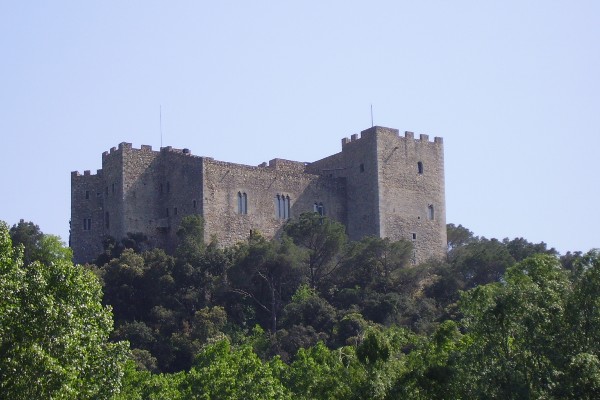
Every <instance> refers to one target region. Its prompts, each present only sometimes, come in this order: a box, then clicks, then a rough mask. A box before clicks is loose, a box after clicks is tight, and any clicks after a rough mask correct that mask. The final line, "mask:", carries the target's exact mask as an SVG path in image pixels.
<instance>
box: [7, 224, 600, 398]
mask: <svg viewBox="0 0 600 400" xmlns="http://www.w3.org/2000/svg"><path fill="white" fill-rule="evenodd" d="M29 224H30V223H29ZM20 225H21V227H20V228H21V229H18V228H19V226H15V227H13V230H14V231H15V233H17V232H19V234H20V235H21V236H20V239H19V241H18V243H21V244H22V245H23V247H18V249H17V250H14V249H12V247H11V246H10V242H9V240H8V239H4V240H3V242H2V243H3V247H2V249H1V251H2V257H1V258H0V264H1V265H2V266H3V275H2V277H3V278H2V279H3V281H2V285H3V286H2V293H3V294H4V293H6V296H3V297H4V298H3V299H2V301H3V302H2V303H1V305H2V306H1V307H2V308H1V309H0V311H2V313H1V314H2V315H1V316H0V318H3V319H2V324H1V325H0V329H2V332H0V333H1V334H2V338H4V337H9V338H11V337H12V338H13V339H11V340H12V341H13V342H17V341H18V340H19V339H18V338H17V337H16V336H15V335H13V336H10V335H8V336H5V332H8V331H11V330H15V329H20V328H19V325H18V323H17V322H15V321H16V320H15V318H14V316H15V315H19V316H20V317H19V318H23V320H22V321H27V322H28V323H33V324H34V325H35V324H38V323H39V320H37V319H36V318H37V316H36V315H33V314H27V313H26V312H25V311H24V310H17V309H16V308H14V307H15V306H14V304H16V303H18V302H16V303H15V300H14V298H15V297H14V296H17V295H18V293H19V292H18V290H17V288H19V287H20V285H22V283H18V281H17V280H15V279H13V278H11V279H12V280H11V279H8V280H6V279H5V278H4V277H5V276H9V275H7V272H8V271H13V274H14V273H16V274H17V275H19V274H22V276H23V277H25V276H28V275H31V276H32V277H35V276H36V275H35V274H34V273H33V272H31V271H30V270H31V268H29V269H28V267H27V266H26V265H23V263H22V261H21V259H22V257H21V256H20V255H19V254H21V253H22V250H19V249H23V248H24V249H25V250H27V248H28V247H32V246H33V247H36V246H37V248H39V247H40V246H41V247H43V246H42V245H40V243H43V240H39V239H37V240H30V239H33V238H35V237H37V236H35V235H36V234H37V232H36V230H35V229H31V225H33V224H31V225H28V224H25V223H21V224H20ZM25 228H27V229H25ZM13 230H11V234H12V232H13ZM38 230H39V229H38ZM284 231H285V232H284V235H283V237H282V238H281V239H280V240H273V241H271V240H266V239H265V238H263V237H261V236H260V234H258V233H255V234H254V235H252V237H250V238H249V239H248V241H247V242H245V243H240V244H238V245H237V246H235V247H233V248H221V247H220V246H219V245H218V243H214V242H212V243H208V244H204V243H203V242H202V240H201V239H202V237H203V227H202V220H201V218H199V217H189V218H186V219H185V220H184V221H183V224H182V226H181V229H180V231H179V232H178V236H179V239H180V246H179V248H178V249H177V251H176V252H175V254H174V255H172V256H171V255H167V254H165V253H164V252H163V251H162V250H158V249H147V248H146V246H145V238H144V237H143V236H142V235H138V234H135V233H132V234H130V235H128V237H127V238H124V239H123V240H121V241H119V242H118V241H116V240H114V239H111V238H107V240H106V242H105V243H106V251H105V252H104V254H102V255H100V256H99V257H98V259H97V261H96V265H95V266H90V268H91V269H92V270H93V271H95V273H96V274H97V275H98V276H99V277H100V278H101V280H102V282H103V284H104V291H103V293H104V302H105V303H106V304H110V305H111V306H112V307H113V314H114V318H115V330H114V331H113V332H112V339H113V340H114V341H117V343H120V342H118V341H123V340H127V341H129V343H130V345H131V353H130V358H129V361H127V363H126V364H123V362H122V356H123V354H124V353H123V352H122V347H120V346H122V345H119V344H115V345H111V344H108V343H106V342H105V340H104V339H105V338H106V335H107V334H108V332H110V321H107V320H106V309H104V308H102V307H98V306H94V307H95V308H93V312H87V313H86V312H85V311H82V315H81V318H79V317H78V319H76V321H77V322H78V323H79V322H81V321H83V320H86V321H90V320H93V323H92V326H100V327H101V329H100V330H101V332H102V334H100V335H99V337H100V338H101V339H102V338H103V339H102V340H101V341H100V343H101V344H102V345H101V346H100V347H99V348H96V347H95V345H94V344H93V343H92V345H91V346H90V347H89V348H88V347H86V346H83V347H82V348H81V349H80V352H79V353H78V356H79V355H80V354H88V353H89V354H102V357H100V358H102V361H103V362H105V363H106V364H105V366H104V368H106V371H108V373H107V374H106V375H105V376H103V377H102V378H99V377H97V376H95V375H94V374H93V372H91V373H89V376H90V377H94V378H93V379H91V378H90V379H91V380H92V381H94V379H98V380H97V381H96V382H98V389H97V390H98V393H101V394H102V395H104V396H105V397H109V396H111V395H112V396H115V398H118V399H163V398H169V399H253V398H255V399H366V398H369V399H398V398H407V399H431V398H452V399H461V398H462V399H473V398H506V399H539V398H548V399H551V398H556V399H558V398H572V399H575V398H577V399H580V398H583V399H592V398H598V397H600V359H599V357H600V344H599V343H600V296H599V294H600V253H598V252H597V251H590V252H589V253H586V254H582V253H579V252H576V253H567V254H566V255H564V256H560V255H559V254H558V253H557V252H556V251H555V250H554V249H548V248H547V246H546V244H545V243H537V244H535V243H530V242H528V241H526V240H524V239H522V238H517V239H512V240H509V239H504V240H502V241H499V240H496V239H486V238H479V237H476V236H474V235H473V234H472V233H471V232H470V231H469V230H468V229H466V228H464V227H462V226H460V225H459V226H454V225H452V224H450V225H448V257H447V260H431V261H430V262H427V263H425V264H422V265H413V264H412V262H411V257H410V255H411V254H412V244H411V243H410V242H405V241H399V242H392V241H390V240H387V239H379V238H373V237H368V238H365V239H363V240H361V241H359V242H348V241H347V239H346V237H345V234H344V227H343V226H341V225H340V224H337V223H336V222H334V221H331V220H328V219H327V218H323V217H321V216H319V215H317V214H305V215H302V216H301V217H300V218H299V219H298V220H293V221H290V222H289V223H288V224H287V225H286V227H285V229H284ZM42 235H43V234H42ZM5 236H6V235H5ZM32 237H33V238H32ZM19 252H21V253H19ZM30 254H32V256H31V257H32V260H33V261H31V262H30V264H29V265H31V266H36V268H35V270H36V271H37V270H40V271H43V270H44V268H46V269H47V270H49V271H53V270H55V269H56V268H57V267H56V265H57V264H58V265H62V266H63V267H59V268H58V269H56V271H58V272H57V273H61V274H64V273H65V272H64V271H65V269H66V270H68V271H77V272H76V273H75V274H76V276H79V275H81V276H85V277H88V278H86V279H88V280H85V279H83V278H81V279H79V280H74V283H73V285H74V286H81V287H82V289H81V293H79V291H77V292H78V294H77V295H75V294H73V293H71V294H70V295H69V297H68V299H69V301H74V302H75V304H80V303H86V302H87V303H89V302H90V299H89V298H88V297H85V296H84V295H85V293H88V291H89V289H86V288H90V287H95V288H96V289H97V286H94V280H93V279H91V278H90V277H89V273H88V272H86V270H85V269H83V268H82V267H73V266H72V265H70V263H69V262H66V261H65V260H64V254H63V256H62V257H63V258H61V256H60V254H62V253H61V252H60V251H58V252H56V251H55V252H54V253H51V254H54V256H53V257H54V260H61V261H60V262H54V261H53V262H50V263H46V264H45V263H44V261H42V259H41V257H42V256H40V255H36V254H48V252H45V253H44V252H39V251H30ZM20 257H21V258H20ZM36 257H37V258H36ZM35 260H37V261H35ZM4 265H10V268H8V267H4ZM67 266H68V267H69V268H67ZM7 268H8V269H7ZM61 268H63V269H61ZM15 271H16V272H15ZM27 271H30V272H27ZM61 271H62V272H61ZM19 276H21V275H19ZM19 279H23V278H19ZM36 279H37V278H36ZM20 282H22V281H20ZM52 282H53V283H52V284H51V285H50V284H44V285H42V286H41V287H40V286H36V291H39V292H42V293H44V292H45V293H50V296H53V298H54V299H56V298H60V296H58V295H57V293H58V292H61V293H62V292H63V291H64V289H60V288H61V286H60V285H56V284H55V283H54V281H52ZM55 285H56V287H55ZM59 289H60V290H59ZM96 289H94V290H96ZM70 290H74V288H71V289H70ZM94 290H92V291H93V293H94V295H97V296H99V291H97V290H96V291H94ZM23 293H25V292H23ZM28 296H32V298H31V299H29V300H28V301H29V302H31V303H34V304H35V302H36V301H37V300H35V299H36V297H35V296H34V295H33V294H32V293H30V294H28ZM92 297H93V296H92ZM11 299H13V300H11ZM92 300H93V299H92ZM54 301H63V303H64V302H66V300H54ZM21 302H22V300H21ZM91 302H92V303H93V304H97V302H96V303H94V302H93V301H91ZM63 303H61V304H63ZM44 304H49V303H44ZM11 307H12V308H11ZM62 307H63V308H64V307H65V306H64V304H63V305H62ZM13 309H14V310H17V311H14V312H13V311H10V310H13ZM11 315H12V316H13V317H11ZM7 318H12V319H10V320H9V319H7ZM53 318H57V316H56V315H55V316H54V317H53ZM65 318H67V317H65ZM44 321H46V320H44ZM103 321H104V322H103ZM44 323H47V324H49V325H50V326H51V325H52V321H51V320H49V321H48V322H44ZM61 323H64V324H69V323H70V324H71V325H68V326H70V327H71V328H69V329H70V330H72V331H74V332H77V324H75V323H74V322H73V321H68V320H67V321H66V322H62V320H61ZM94 324H97V325H94ZM46 333H50V334H51V335H53V333H52V330H48V331H47V330H44V331H43V332H40V333H38V335H40V337H42V336H43V334H46ZM61 334H64V332H62V333H61ZM103 335H104V336H103ZM19 338H20V337H19ZM38 340H40V341H41V342H42V343H43V340H42V339H41V338H40V339H38ZM111 346H114V347H111ZM23 348H26V346H24V347H23ZM1 349H2V351H4V349H5V342H2V347H1ZM111 349H112V350H111ZM117 349H120V350H119V352H116V353H115V351H116V350H117ZM102 351H104V353H102ZM111 351H113V353H111ZM94 352H96V353H94ZM69 354H71V353H69ZM117 355H118V356H117ZM71 356H72V354H71ZM53 357H54V356H53ZM56 357H59V356H56ZM111 357H112V358H111ZM119 357H121V358H119ZM27 360H28V359H27V358H23V359H22V361H15V362H17V363H18V362H23V363H25V364H27ZM9 361H10V360H9ZM66 361H67V362H68V361H69V360H68V359H66ZM61 362H62V359H61ZM71 362H73V363H74V364H77V363H84V364H85V363H86V362H87V361H83V360H81V359H77V358H73V359H72V360H71ZM111 366H112V367H111ZM94 368H95V367H94ZM111 368H112V369H111ZM92 369H93V368H92ZM1 371H3V372H2V374H4V366H2V369H1ZM26 371H27V372H26V373H25V374H23V375H24V376H23V377H22V378H21V379H22V380H23V382H25V379H29V380H30V382H32V381H31V379H35V377H36V375H35V374H36V372H37V373H38V375H37V376H39V374H40V371H37V370H36V371H33V370H32V371H28V370H26ZM48 371H50V372H48ZM52 371H53V370H52V368H50V367H47V370H43V371H42V373H46V374H48V376H49V377H50V378H52V373H53V372H52ZM94 371H95V369H94ZM110 371H115V373H116V375H110ZM69 373H71V374H75V375H73V376H76V375H77V373H76V372H73V371H71V370H66V372H65V374H69ZM121 373H124V376H123V378H122V382H121V381H120V380H119V379H120V374H121ZM111 376H112V377H111ZM2 379H3V381H2V382H9V380H4V379H5V375H2ZM11 379H13V378H12V377H11ZM77 379H81V380H83V378H82V377H75V378H73V379H71V380H69V379H66V380H65V383H63V385H64V386H65V387H66V388H67V389H68V390H71V388H74V389H72V390H80V393H92V392H85V390H90V389H87V388H85V385H84V384H83V383H82V384H80V386H77V385H75V384H72V383H70V382H75V381H77ZM110 380H112V382H113V384H114V387H113V390H112V391H109V392H103V391H102V390H100V389H99V388H100V387H102V385H104V383H106V382H107V381H110ZM10 382H12V380H10ZM15 382H19V381H18V380H16V381H15ZM121 383H122V384H123V386H122V390H121V391H120V392H119V390H118V389H119V388H120V387H121V386H120V384H121ZM10 384H12V383H10ZM10 384H8V383H3V385H5V386H2V390H5V388H8V389H11V387H10ZM69 385H70V386H69ZM15 388H16V386H15ZM19 388H22V389H23V390H25V389H24V388H23V386H19ZM67 389H61V390H63V392H64V391H65V390H67ZM11 390H12V389H11ZM15 390H17V389H15ZM19 390H20V389H19ZM68 390H67V392H68ZM63 392H58V393H63ZM67 392H64V393H67ZM15 393H16V392H15ZM27 393H33V392H27ZM3 394H4V393H3ZM67 394H69V393H67ZM67 394H65V395H64V396H63V397H68V395H67ZM61 395H62V394H61ZM22 397H24V396H22ZM28 397H32V395H31V394H29V395H28ZM33 397H35V396H33ZM42 397H43V396H42ZM56 397H57V398H60V396H56ZM76 397H77V396H76ZM85 397H86V395H85V394H83V395H80V396H79V398H85ZM89 397H94V396H92V395H91V394H90V395H89ZM96 397H100V396H99V395H98V396H96ZM16 398H19V397H16Z"/></svg>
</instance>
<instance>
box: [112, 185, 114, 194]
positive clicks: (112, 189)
mask: <svg viewBox="0 0 600 400" xmlns="http://www.w3.org/2000/svg"><path fill="white" fill-rule="evenodd" d="M112 192H113V193H114V192H115V184H114V183H113V184H112Z"/></svg>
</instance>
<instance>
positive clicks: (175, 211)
mask: <svg viewBox="0 0 600 400" xmlns="http://www.w3.org/2000/svg"><path fill="white" fill-rule="evenodd" d="M173 214H174V215H177V207H175V208H174V209H173Z"/></svg>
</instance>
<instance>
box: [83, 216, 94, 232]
mask: <svg viewBox="0 0 600 400" xmlns="http://www.w3.org/2000/svg"><path fill="white" fill-rule="evenodd" d="M83 230H84V231H91V230H92V219H91V218H84V219H83Z"/></svg>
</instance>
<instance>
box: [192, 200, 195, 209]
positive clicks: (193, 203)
mask: <svg viewBox="0 0 600 400" xmlns="http://www.w3.org/2000/svg"><path fill="white" fill-rule="evenodd" d="M192 207H194V208H196V200H194V201H192Z"/></svg>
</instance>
